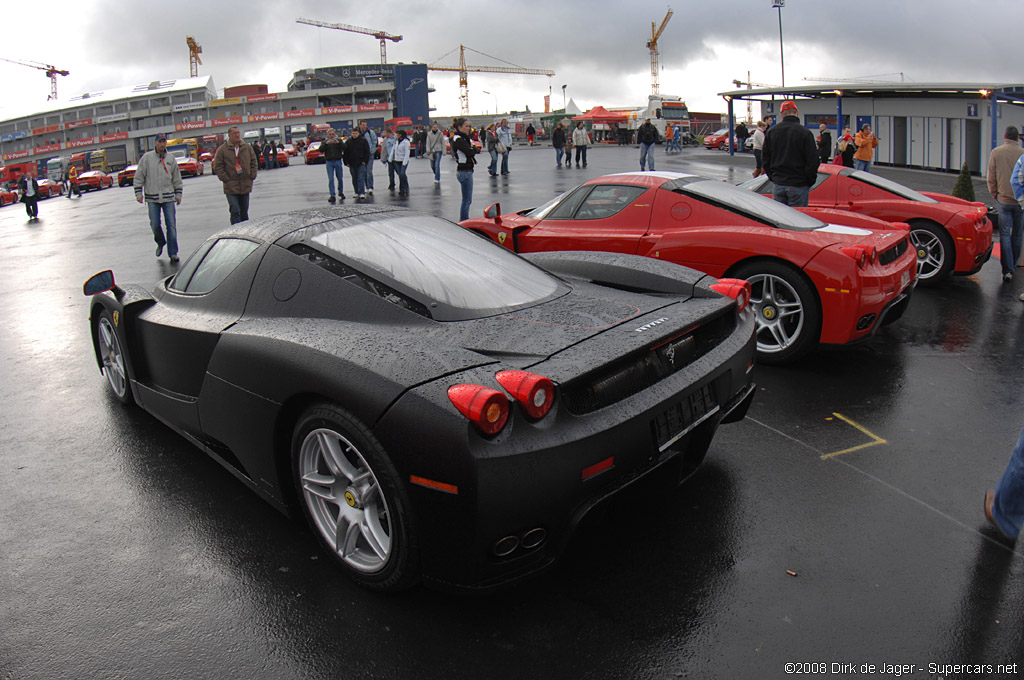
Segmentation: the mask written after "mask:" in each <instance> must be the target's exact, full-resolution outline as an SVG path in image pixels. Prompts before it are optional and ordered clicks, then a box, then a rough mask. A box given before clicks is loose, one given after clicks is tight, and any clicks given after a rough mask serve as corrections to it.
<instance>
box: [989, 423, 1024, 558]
mask: <svg viewBox="0 0 1024 680" xmlns="http://www.w3.org/2000/svg"><path fill="white" fill-rule="evenodd" d="M985 519H987V520H988V521H989V523H990V524H992V525H993V526H994V527H995V528H996V529H997V530H998V531H999V533H1000V534H1002V535H1003V536H1004V537H1006V538H1007V539H1009V540H1011V541H1016V540H1017V537H1018V536H1019V535H1020V530H1021V527H1022V526H1024V431H1021V433H1020V437H1019V438H1018V439H1017V446H1016V447H1015V448H1014V449H1013V453H1012V454H1011V455H1010V462H1009V463H1007V464H1006V469H1005V470H1004V471H1003V476H1002V477H1000V478H999V483H998V484H997V485H996V488H995V489H989V490H988V491H987V492H986V493H985Z"/></svg>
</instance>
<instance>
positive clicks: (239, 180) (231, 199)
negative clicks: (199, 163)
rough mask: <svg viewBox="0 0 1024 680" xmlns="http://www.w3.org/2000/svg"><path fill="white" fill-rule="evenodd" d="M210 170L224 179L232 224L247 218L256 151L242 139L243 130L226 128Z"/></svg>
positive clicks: (255, 170)
mask: <svg viewBox="0 0 1024 680" xmlns="http://www.w3.org/2000/svg"><path fill="white" fill-rule="evenodd" d="M213 171H214V172H215V173H216V174H217V178H218V179H220V181H221V182H223V183H224V194H225V195H226V196H227V199H228V210H229V211H230V212H231V224H238V223H239V222H245V221H246V220H248V219H249V194H251V193H252V182H253V180H254V179H256V172H257V162H256V153H255V152H254V151H253V150H252V146H251V145H249V144H243V143H242V133H241V132H239V131H238V128H237V127H235V126H232V127H230V128H228V140H227V141H226V142H224V143H223V144H221V145H220V146H219V147H217V153H216V154H215V155H214V157H213Z"/></svg>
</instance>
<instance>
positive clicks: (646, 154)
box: [636, 118, 658, 172]
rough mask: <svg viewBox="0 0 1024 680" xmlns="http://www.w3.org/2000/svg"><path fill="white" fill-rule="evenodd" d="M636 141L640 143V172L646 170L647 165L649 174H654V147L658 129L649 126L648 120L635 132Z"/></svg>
mask: <svg viewBox="0 0 1024 680" xmlns="http://www.w3.org/2000/svg"><path fill="white" fill-rule="evenodd" d="M636 141H638V142H640V172H643V171H644V170H646V169H647V166H648V165H649V166H650V168H651V172H654V145H655V144H657V143H658V128H656V127H654V125H652V124H651V119H650V118H648V119H647V120H646V121H644V124H643V125H641V126H640V129H638V130H637V131H636Z"/></svg>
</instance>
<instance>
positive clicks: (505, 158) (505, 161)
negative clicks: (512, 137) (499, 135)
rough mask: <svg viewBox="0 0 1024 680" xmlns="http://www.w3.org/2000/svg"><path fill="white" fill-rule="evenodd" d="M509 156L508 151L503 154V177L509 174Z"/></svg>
mask: <svg viewBox="0 0 1024 680" xmlns="http://www.w3.org/2000/svg"><path fill="white" fill-rule="evenodd" d="M508 154H509V152H508V151H506V152H505V153H503V154H501V174H503V175H507V174H508Z"/></svg>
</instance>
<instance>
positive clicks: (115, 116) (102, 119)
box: [96, 113, 128, 123]
mask: <svg viewBox="0 0 1024 680" xmlns="http://www.w3.org/2000/svg"><path fill="white" fill-rule="evenodd" d="M115 120H128V114H127V113H112V114H110V115H109V116H97V117H96V122H97V123H113V122H114V121H115Z"/></svg>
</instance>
